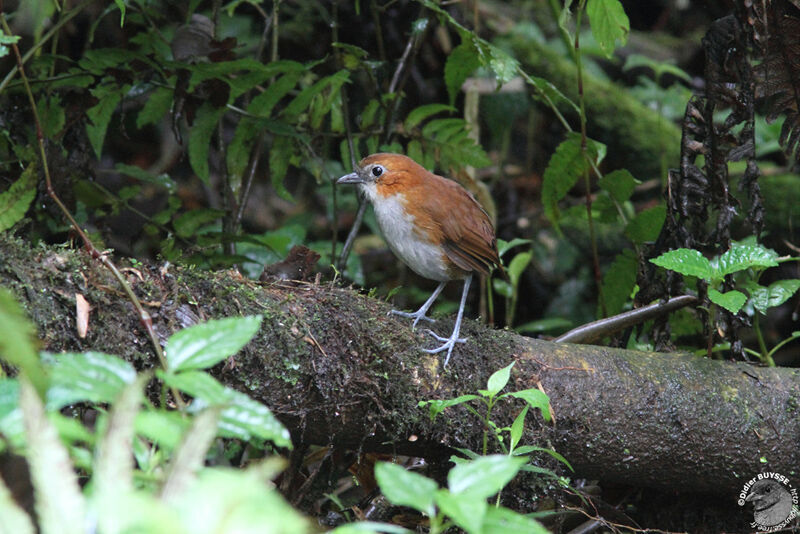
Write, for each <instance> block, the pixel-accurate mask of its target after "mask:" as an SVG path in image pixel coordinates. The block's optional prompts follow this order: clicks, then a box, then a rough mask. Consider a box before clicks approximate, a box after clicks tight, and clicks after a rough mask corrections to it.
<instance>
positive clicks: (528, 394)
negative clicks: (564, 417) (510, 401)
mask: <svg viewBox="0 0 800 534" xmlns="http://www.w3.org/2000/svg"><path fill="white" fill-rule="evenodd" d="M508 395H509V396H510V397H515V398H517V399H522V400H524V401H525V402H527V403H528V404H530V405H531V407H532V408H539V411H541V412H542V418H543V419H544V420H545V421H547V422H548V423H549V422H550V420H551V419H552V418H553V416H552V414H551V413H550V397H548V396H547V394H545V393H542V392H541V391H539V390H538V389H523V390H522V391H513V392H511V393H508Z"/></svg>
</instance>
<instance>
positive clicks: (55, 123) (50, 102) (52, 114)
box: [37, 95, 66, 138]
mask: <svg viewBox="0 0 800 534" xmlns="http://www.w3.org/2000/svg"><path fill="white" fill-rule="evenodd" d="M37 109H38V112H39V119H40V121H41V123H42V133H43V134H44V136H45V137H48V138H52V137H54V136H56V134H58V133H59V132H60V131H61V129H62V128H63V127H64V123H65V122H66V115H65V114H64V106H62V105H61V100H60V99H59V97H58V96H57V95H53V96H51V97H49V98H42V99H41V100H39V102H38V103H37Z"/></svg>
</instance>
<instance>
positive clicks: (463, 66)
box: [444, 40, 481, 106]
mask: <svg viewBox="0 0 800 534" xmlns="http://www.w3.org/2000/svg"><path fill="white" fill-rule="evenodd" d="M480 65H481V60H480V58H479V57H478V51H477V49H476V48H475V45H474V44H473V43H472V41H469V40H462V41H461V44H460V45H458V46H457V47H455V48H454V49H453V51H452V52H450V55H449V56H447V62H446V63H445V64H444V82H445V85H446V86H447V94H448V95H449V96H450V105H451V106H452V105H454V104H455V101H456V97H457V96H458V93H459V92H460V91H461V86H462V85H463V84H464V82H465V81H466V80H467V78H469V76H470V75H471V74H472V73H473V72H475V69H477V68H478V67H480Z"/></svg>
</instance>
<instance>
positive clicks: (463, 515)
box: [436, 470, 489, 534]
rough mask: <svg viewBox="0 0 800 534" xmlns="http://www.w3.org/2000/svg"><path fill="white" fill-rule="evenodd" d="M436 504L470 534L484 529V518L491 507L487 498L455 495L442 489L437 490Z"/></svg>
mask: <svg viewBox="0 0 800 534" xmlns="http://www.w3.org/2000/svg"><path fill="white" fill-rule="evenodd" d="M451 472H452V470H451ZM436 504H437V506H438V507H439V509H440V510H441V511H442V513H444V515H446V516H447V517H449V518H450V519H451V520H452V521H453V523H455V524H456V525H458V526H459V527H461V528H462V529H464V531H466V532H467V533H468V534H479V533H480V532H482V531H483V518H484V517H485V516H486V511H487V509H488V508H489V505H488V504H486V500H485V499H482V498H479V497H476V496H474V495H454V494H453V493H451V492H449V491H447V490H445V489H441V490H439V491H437V492H436Z"/></svg>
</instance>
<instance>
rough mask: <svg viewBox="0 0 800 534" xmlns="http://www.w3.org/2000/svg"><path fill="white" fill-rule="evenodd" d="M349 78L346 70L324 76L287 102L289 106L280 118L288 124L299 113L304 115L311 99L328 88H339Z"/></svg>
mask: <svg viewBox="0 0 800 534" xmlns="http://www.w3.org/2000/svg"><path fill="white" fill-rule="evenodd" d="M349 78H350V74H349V73H348V72H347V71H346V70H340V71H339V72H336V73H335V74H332V75H330V76H325V77H324V78H322V79H320V80H319V81H317V82H316V83H314V84H313V85H310V86H308V87H306V88H305V89H303V90H302V91H300V93H298V94H297V96H296V97H294V99H292V101H291V102H289V105H287V106H286V109H284V110H283V113H282V116H283V117H284V118H285V119H286V120H287V121H289V122H291V121H293V120H295V119H296V118H297V117H298V116H299V115H300V114H301V113H304V112H305V111H306V110H308V108H309V106H310V105H311V102H312V99H313V98H314V97H315V96H316V95H318V94H320V93H321V92H323V91H324V90H326V89H328V88H329V87H341V85H342V84H343V83H345V82H347V81H348V80H349Z"/></svg>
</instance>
